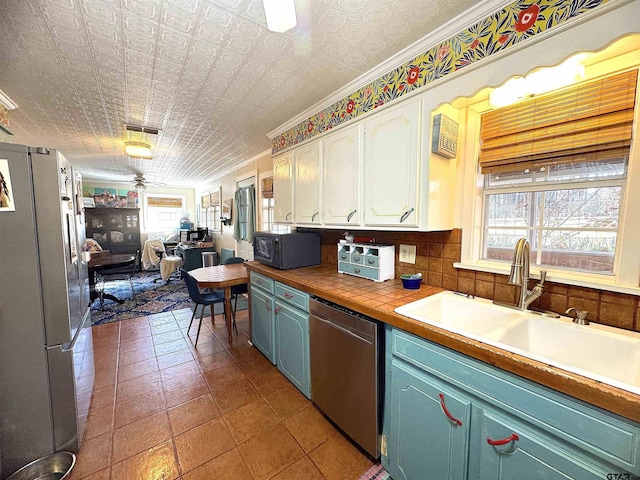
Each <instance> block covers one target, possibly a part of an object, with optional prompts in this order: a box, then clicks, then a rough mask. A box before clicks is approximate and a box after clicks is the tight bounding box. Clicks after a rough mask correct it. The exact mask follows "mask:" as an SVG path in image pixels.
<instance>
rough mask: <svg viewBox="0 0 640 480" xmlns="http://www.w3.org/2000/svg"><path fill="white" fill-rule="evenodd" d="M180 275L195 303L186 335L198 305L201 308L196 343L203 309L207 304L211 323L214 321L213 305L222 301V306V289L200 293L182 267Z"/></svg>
mask: <svg viewBox="0 0 640 480" xmlns="http://www.w3.org/2000/svg"><path fill="white" fill-rule="evenodd" d="M180 275H181V276H182V279H183V280H184V283H186V285H187V290H188V291H189V297H191V300H192V301H193V302H194V303H195V304H196V305H195V307H194V308H193V314H192V315H191V321H190V322H189V328H187V335H189V330H191V325H192V324H193V319H194V318H195V317H196V311H197V310H198V305H201V306H202V310H201V312H200V323H199V324H198V333H196V343H195V344H194V345H197V344H198V337H199V336H200V328H201V327H202V317H203V316H204V309H205V307H206V306H207V305H209V308H210V309H211V323H214V319H215V317H214V313H213V306H214V305H215V304H216V303H222V305H223V306H224V291H222V290H214V291H213V292H209V293H202V292H200V289H199V288H198V283H197V282H196V280H195V279H194V278H193V277H192V276H191V275H190V274H189V272H187V271H186V270H185V269H184V268H181V269H180ZM222 315H223V316H224V308H223V310H222Z"/></svg>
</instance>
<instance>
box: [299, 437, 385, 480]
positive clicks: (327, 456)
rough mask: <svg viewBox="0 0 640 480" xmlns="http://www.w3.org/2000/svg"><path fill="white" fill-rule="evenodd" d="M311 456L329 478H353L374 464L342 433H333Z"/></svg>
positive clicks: (351, 479) (328, 479)
mask: <svg viewBox="0 0 640 480" xmlns="http://www.w3.org/2000/svg"><path fill="white" fill-rule="evenodd" d="M309 456H310V457H311V460H313V463H315V464H316V466H317V467H318V469H319V470H320V472H321V473H322V474H323V475H324V476H325V477H327V480H353V479H355V478H359V477H360V475H362V474H363V473H364V472H366V471H367V470H368V469H369V468H371V466H372V465H373V462H372V461H371V460H369V459H368V458H367V457H365V456H364V455H363V454H362V453H360V451H359V450H358V449H357V448H356V447H354V446H353V445H352V444H351V443H350V442H349V441H348V440H347V439H345V438H344V437H343V436H342V435H341V434H338V435H333V436H332V437H331V438H329V440H327V441H326V442H324V443H323V444H322V445H320V446H319V447H318V448H316V449H315V450H313V451H312V452H311V453H309Z"/></svg>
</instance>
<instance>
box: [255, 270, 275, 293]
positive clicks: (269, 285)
mask: <svg viewBox="0 0 640 480" xmlns="http://www.w3.org/2000/svg"><path fill="white" fill-rule="evenodd" d="M250 276H251V285H252V286H256V287H259V288H261V289H263V290H265V291H267V292H269V293H273V292H274V286H273V285H274V283H275V281H274V280H273V279H271V278H269V277H265V276H264V275H261V274H259V273H256V272H250Z"/></svg>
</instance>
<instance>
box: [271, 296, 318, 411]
mask: <svg viewBox="0 0 640 480" xmlns="http://www.w3.org/2000/svg"><path fill="white" fill-rule="evenodd" d="M275 325H276V364H277V365H278V370H280V371H281V372H282V374H283V375H285V376H286V377H287V378H288V379H289V380H290V381H291V383H293V384H294V385H295V386H296V387H297V388H298V389H299V390H300V391H301V392H302V393H303V394H304V395H305V396H306V397H307V398H311V383H310V378H311V371H310V364H309V314H308V313H306V312H303V311H301V310H299V309H297V308H292V307H290V306H289V305H287V304H286V303H284V302H282V301H280V300H276V308H275Z"/></svg>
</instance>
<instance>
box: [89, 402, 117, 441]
mask: <svg viewBox="0 0 640 480" xmlns="http://www.w3.org/2000/svg"><path fill="white" fill-rule="evenodd" d="M111 430H113V404H111V405H105V406H102V407H96V408H90V409H89V414H88V415H87V425H86V428H85V431H84V438H85V439H89V438H93V437H97V436H99V435H102V434H103V433H110V432H111Z"/></svg>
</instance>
